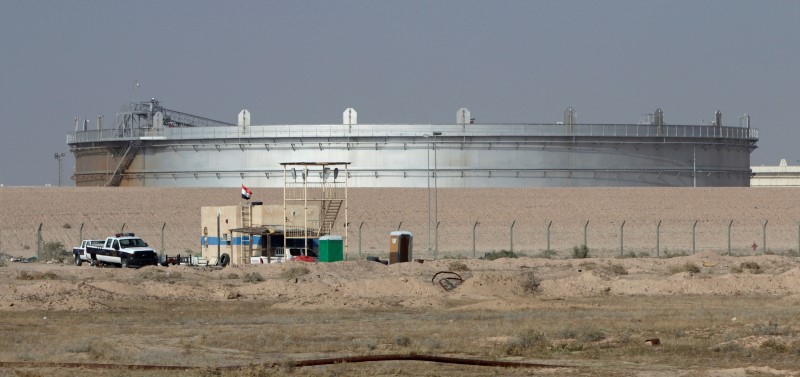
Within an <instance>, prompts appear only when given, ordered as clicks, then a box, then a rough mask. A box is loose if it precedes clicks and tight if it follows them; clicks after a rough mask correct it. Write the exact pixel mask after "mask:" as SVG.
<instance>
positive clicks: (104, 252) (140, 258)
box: [86, 233, 158, 267]
mask: <svg viewBox="0 0 800 377" xmlns="http://www.w3.org/2000/svg"><path fill="white" fill-rule="evenodd" d="M86 254H89V256H90V258H91V260H92V261H94V262H95V263H97V262H100V263H105V264H114V265H117V266H119V267H141V266H155V265H157V264H158V254H157V253H156V251H155V250H153V249H152V248H150V247H148V246H147V242H144V240H142V239H141V238H139V237H136V235H134V234H133V233H119V234H116V235H114V237H108V238H106V241H105V242H104V243H103V245H101V246H93V245H87V246H86Z"/></svg>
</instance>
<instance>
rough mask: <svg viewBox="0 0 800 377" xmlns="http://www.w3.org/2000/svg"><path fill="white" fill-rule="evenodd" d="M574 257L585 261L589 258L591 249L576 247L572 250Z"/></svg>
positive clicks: (583, 246) (584, 246) (582, 246)
mask: <svg viewBox="0 0 800 377" xmlns="http://www.w3.org/2000/svg"><path fill="white" fill-rule="evenodd" d="M572 257H573V258H575V259H584V258H588V257H589V247H588V246H586V245H581V246H575V247H573V248H572Z"/></svg>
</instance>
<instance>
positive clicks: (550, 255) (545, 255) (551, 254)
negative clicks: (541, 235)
mask: <svg viewBox="0 0 800 377" xmlns="http://www.w3.org/2000/svg"><path fill="white" fill-rule="evenodd" d="M555 256H556V252H555V250H543V251H542V252H541V253H540V254H539V257H540V258H545V259H552V258H553V257H555Z"/></svg>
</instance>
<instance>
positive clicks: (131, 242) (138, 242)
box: [119, 238, 147, 247]
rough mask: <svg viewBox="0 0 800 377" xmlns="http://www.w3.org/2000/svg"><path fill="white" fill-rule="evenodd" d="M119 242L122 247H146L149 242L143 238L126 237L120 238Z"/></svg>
mask: <svg viewBox="0 0 800 377" xmlns="http://www.w3.org/2000/svg"><path fill="white" fill-rule="evenodd" d="M119 244H120V245H122V247H145V246H147V243H145V242H144V240H142V239H141V238H126V239H122V240H119Z"/></svg>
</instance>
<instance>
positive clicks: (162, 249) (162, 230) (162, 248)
mask: <svg viewBox="0 0 800 377" xmlns="http://www.w3.org/2000/svg"><path fill="white" fill-rule="evenodd" d="M166 227H167V223H166V222H164V225H162V226H161V255H164V228H166ZM161 255H159V257H160V256H161Z"/></svg>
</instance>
